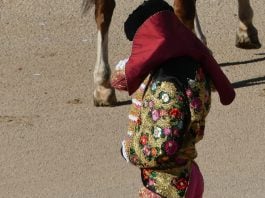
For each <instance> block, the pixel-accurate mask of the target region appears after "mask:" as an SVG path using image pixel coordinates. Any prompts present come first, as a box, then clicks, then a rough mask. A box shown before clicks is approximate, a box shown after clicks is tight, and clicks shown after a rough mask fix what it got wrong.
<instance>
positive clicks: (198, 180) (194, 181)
mask: <svg viewBox="0 0 265 198" xmlns="http://www.w3.org/2000/svg"><path fill="white" fill-rule="evenodd" d="M203 191H204V182H203V177H202V174H201V171H200V169H199V167H198V165H197V164H196V163H195V162H193V164H192V168H191V174H190V183H189V187H188V189H187V192H186V196H185V198H202V195H203Z"/></svg>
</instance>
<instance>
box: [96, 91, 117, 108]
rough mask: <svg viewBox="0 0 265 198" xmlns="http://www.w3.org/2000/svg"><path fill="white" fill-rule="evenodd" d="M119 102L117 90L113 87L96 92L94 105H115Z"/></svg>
mask: <svg viewBox="0 0 265 198" xmlns="http://www.w3.org/2000/svg"><path fill="white" fill-rule="evenodd" d="M116 103H117V99H116V95H115V91H114V89H112V88H108V89H104V90H102V89H101V90H100V91H98V90H96V91H95V92H94V106H96V107H103V106H114V105H115V104H116Z"/></svg>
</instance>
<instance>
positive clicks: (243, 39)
mask: <svg viewBox="0 0 265 198" xmlns="http://www.w3.org/2000/svg"><path fill="white" fill-rule="evenodd" d="M238 15H239V29H238V32H237V35H236V46H237V47H239V48H245V49H257V48H260V47H261V44H260V42H259V38H258V31H257V29H256V28H255V27H254V25H253V24H252V18H253V10H252V8H251V6H250V3H249V0H238Z"/></svg>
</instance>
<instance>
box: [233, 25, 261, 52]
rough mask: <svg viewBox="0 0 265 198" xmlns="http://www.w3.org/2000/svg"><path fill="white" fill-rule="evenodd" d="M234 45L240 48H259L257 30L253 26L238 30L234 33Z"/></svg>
mask: <svg viewBox="0 0 265 198" xmlns="http://www.w3.org/2000/svg"><path fill="white" fill-rule="evenodd" d="M236 47H238V48H242V49H259V48H260V47H261V44H260V42H259V38H258V32H257V30H256V29H255V28H254V29H252V30H250V31H246V30H239V32H237V35H236Z"/></svg>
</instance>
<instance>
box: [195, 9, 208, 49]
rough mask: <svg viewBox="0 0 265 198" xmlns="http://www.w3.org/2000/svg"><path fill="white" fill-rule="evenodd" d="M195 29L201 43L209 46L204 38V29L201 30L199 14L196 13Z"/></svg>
mask: <svg viewBox="0 0 265 198" xmlns="http://www.w3.org/2000/svg"><path fill="white" fill-rule="evenodd" d="M194 28H195V33H196V35H197V37H198V38H199V39H200V40H201V42H202V43H203V44H204V45H206V46H207V40H206V37H205V36H204V34H203V32H202V29H201V25H200V21H199V17H198V15H197V12H196V13H195V21H194Z"/></svg>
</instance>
